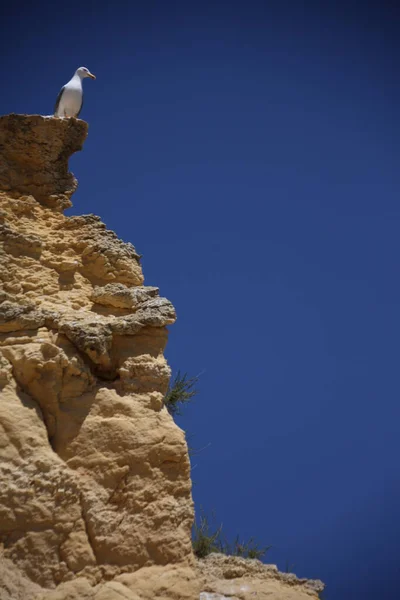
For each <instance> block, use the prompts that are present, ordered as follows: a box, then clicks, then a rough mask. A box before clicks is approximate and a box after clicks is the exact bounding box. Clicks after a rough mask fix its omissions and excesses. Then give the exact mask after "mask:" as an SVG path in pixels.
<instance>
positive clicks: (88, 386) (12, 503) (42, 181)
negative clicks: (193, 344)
mask: <svg viewBox="0 0 400 600" xmlns="http://www.w3.org/2000/svg"><path fill="white" fill-rule="evenodd" d="M86 135H87V125H86V123H84V122H83V121H79V120H76V119H54V118H44V117H40V116H26V115H10V116H8V117H0V283H1V286H0V600H122V599H124V598H125V599H126V600H193V599H197V600H198V599H199V598H200V599H201V600H223V599H224V598H228V597H229V598H230V599H231V600H234V599H235V598H236V599H241V600H252V599H253V598H254V597H257V598H259V599H260V600H262V599H263V598H267V597H268V600H284V599H286V600H295V599H297V600H307V598H308V599H309V598H310V597H313V598H317V591H318V589H321V588H320V587H318V586H319V584H318V583H317V584H315V585H314V584H310V583H309V582H305V581H303V580H297V579H296V578H295V577H294V576H284V575H282V574H279V573H278V571H277V570H276V568H275V567H268V566H265V565H262V564H261V563H259V562H258V561H244V560H243V559H238V558H231V557H228V558H227V557H223V556H222V557H221V556H220V555H213V556H210V557H208V558H207V559H205V560H202V561H198V562H196V561H195V560H194V557H193V554H192V547H191V526H192V521H193V503H192V497H191V479H190V464H189V457H188V451H187V445H186V441H185V437H184V433H183V432H182V430H181V429H179V427H177V425H176V424H175V423H174V421H173V420H172V418H171V416H170V415H169V414H168V412H167V410H166V409H165V408H164V406H163V398H164V395H165V392H166V390H167V386H168V381H169V377H170V369H169V367H168V365H167V363H166V361H165V359H164V355H163V351H164V348H165V344H166V342H167V329H166V326H167V325H171V324H172V323H174V321H175V311H174V308H173V306H172V304H171V303H170V302H169V301H168V300H166V299H165V298H161V297H160V296H159V293H158V289H157V288H155V287H148V286H144V285H143V275H142V270H141V267H140V257H139V255H138V254H137V252H136V250H135V248H134V247H133V246H132V245H131V244H127V243H124V242H122V241H121V240H119V239H118V238H117V236H116V235H115V234H114V233H113V232H112V231H108V230H107V229H106V227H105V225H104V224H103V223H102V222H101V221H100V219H99V218H98V217H96V216H94V215H86V216H80V217H66V216H64V214H63V212H62V211H63V209H64V208H66V207H68V206H70V205H71V203H70V196H71V195H72V193H73V191H74V189H75V187H76V180H75V179H74V177H73V175H72V174H70V173H69V172H68V164H67V162H68V158H69V156H70V155H71V154H72V153H73V152H75V151H77V150H79V149H80V148H81V147H82V144H83V142H84V139H85V137H86ZM290 577H291V578H290Z"/></svg>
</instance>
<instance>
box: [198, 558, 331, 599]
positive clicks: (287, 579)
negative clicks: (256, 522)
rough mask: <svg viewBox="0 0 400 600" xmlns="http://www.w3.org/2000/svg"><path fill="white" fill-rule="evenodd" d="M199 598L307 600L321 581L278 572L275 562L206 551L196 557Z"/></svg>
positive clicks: (313, 594) (321, 588)
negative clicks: (199, 585)
mask: <svg viewBox="0 0 400 600" xmlns="http://www.w3.org/2000/svg"><path fill="white" fill-rule="evenodd" d="M198 569H199V572H200V574H201V589H202V592H201V594H200V600H225V599H229V600H252V599H253V598H257V600H311V599H312V598H318V594H319V593H320V592H322V591H323V589H324V584H323V583H322V582H321V581H319V580H315V581H313V580H309V579H299V578H298V577H296V575H294V574H293V573H280V572H279V571H278V569H277V568H276V566H275V565H265V564H263V563H261V562H260V561H259V560H249V559H244V558H240V557H237V556H225V555H223V554H210V555H209V556H207V557H206V558H205V559H202V560H199V561H198Z"/></svg>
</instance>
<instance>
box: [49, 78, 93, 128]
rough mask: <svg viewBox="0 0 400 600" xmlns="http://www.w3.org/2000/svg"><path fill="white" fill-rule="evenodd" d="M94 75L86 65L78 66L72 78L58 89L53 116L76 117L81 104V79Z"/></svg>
mask: <svg viewBox="0 0 400 600" xmlns="http://www.w3.org/2000/svg"><path fill="white" fill-rule="evenodd" d="M85 77H90V78H91V79H96V77H95V76H94V75H93V74H92V73H91V72H90V71H89V69H87V68H86V67H79V69H77V70H76V71H75V75H74V76H73V78H72V79H71V80H70V81H68V83H66V84H65V85H64V86H63V87H62V88H61V90H60V93H59V94H58V96H57V100H56V105H55V107H54V116H55V117H78V116H79V113H80V112H81V110H82V106H83V89H82V79H84V78H85Z"/></svg>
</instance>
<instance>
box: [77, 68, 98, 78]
mask: <svg viewBox="0 0 400 600" xmlns="http://www.w3.org/2000/svg"><path fill="white" fill-rule="evenodd" d="M76 74H77V75H79V77H80V78H81V79H84V78H85V77H90V79H96V76H95V75H93V73H91V72H90V71H89V69H87V68H86V67H79V69H77V70H76Z"/></svg>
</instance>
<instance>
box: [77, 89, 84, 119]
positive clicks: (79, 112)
mask: <svg viewBox="0 0 400 600" xmlns="http://www.w3.org/2000/svg"><path fill="white" fill-rule="evenodd" d="M82 106H83V90H82V102H81V107H80V109H79V111H78V114H77V115H76V116H77V117H79V115H80V114H81V110H82Z"/></svg>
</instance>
